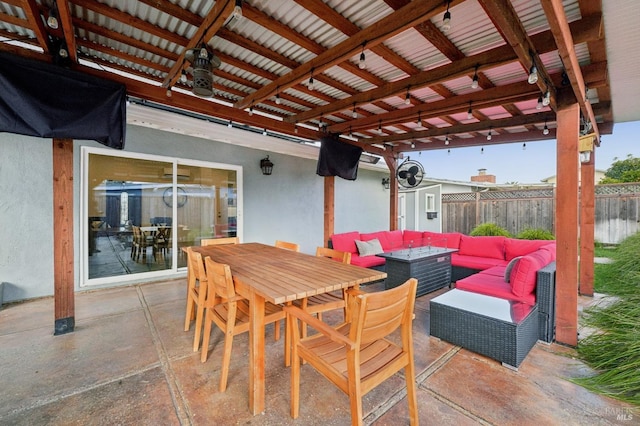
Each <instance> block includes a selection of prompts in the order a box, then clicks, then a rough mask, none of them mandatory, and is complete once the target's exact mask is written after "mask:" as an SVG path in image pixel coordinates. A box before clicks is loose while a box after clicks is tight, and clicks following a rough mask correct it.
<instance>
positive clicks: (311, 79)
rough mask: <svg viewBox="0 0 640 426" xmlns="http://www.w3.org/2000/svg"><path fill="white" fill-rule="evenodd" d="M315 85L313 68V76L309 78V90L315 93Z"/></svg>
mask: <svg viewBox="0 0 640 426" xmlns="http://www.w3.org/2000/svg"><path fill="white" fill-rule="evenodd" d="M314 88H315V87H314V85H313V68H311V75H310V76H309V90H311V91H313V89H314Z"/></svg>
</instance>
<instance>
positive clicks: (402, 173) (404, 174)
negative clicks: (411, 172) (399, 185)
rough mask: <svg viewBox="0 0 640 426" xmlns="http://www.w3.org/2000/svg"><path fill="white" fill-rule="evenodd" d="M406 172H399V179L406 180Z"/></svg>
mask: <svg viewBox="0 0 640 426" xmlns="http://www.w3.org/2000/svg"><path fill="white" fill-rule="evenodd" d="M407 173H408V172H407V171H406V170H400V172H399V173H398V177H399V178H400V179H406V178H407Z"/></svg>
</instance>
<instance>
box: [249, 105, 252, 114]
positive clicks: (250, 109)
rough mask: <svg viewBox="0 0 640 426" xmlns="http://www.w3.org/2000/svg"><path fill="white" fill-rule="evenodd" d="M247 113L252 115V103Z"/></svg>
mask: <svg viewBox="0 0 640 426" xmlns="http://www.w3.org/2000/svg"><path fill="white" fill-rule="evenodd" d="M249 115H253V105H251V106H250V107H249Z"/></svg>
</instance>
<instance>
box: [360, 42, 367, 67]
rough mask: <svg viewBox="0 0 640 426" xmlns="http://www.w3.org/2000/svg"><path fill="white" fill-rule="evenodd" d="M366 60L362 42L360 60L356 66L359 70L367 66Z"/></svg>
mask: <svg viewBox="0 0 640 426" xmlns="http://www.w3.org/2000/svg"><path fill="white" fill-rule="evenodd" d="M365 61H366V57H365V55H364V44H362V52H361V53H360V60H359V61H358V68H360V69H361V70H363V69H365V68H366V67H367V63H366V62H365Z"/></svg>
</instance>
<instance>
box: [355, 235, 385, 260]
mask: <svg viewBox="0 0 640 426" xmlns="http://www.w3.org/2000/svg"><path fill="white" fill-rule="evenodd" d="M356 247H358V253H360V256H373V255H376V254H380V253H384V250H382V245H381V244H380V241H379V240H378V239H377V238H374V239H373V240H369V241H360V240H356Z"/></svg>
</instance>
